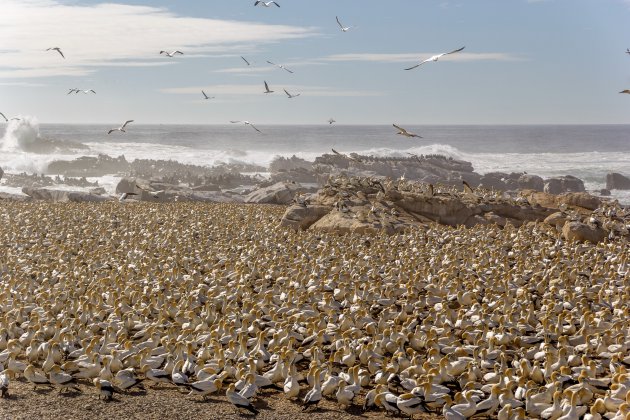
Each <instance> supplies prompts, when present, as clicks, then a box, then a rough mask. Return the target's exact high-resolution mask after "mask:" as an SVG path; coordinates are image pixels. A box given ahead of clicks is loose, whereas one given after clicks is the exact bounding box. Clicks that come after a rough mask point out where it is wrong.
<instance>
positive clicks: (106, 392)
mask: <svg viewBox="0 0 630 420" xmlns="http://www.w3.org/2000/svg"><path fill="white" fill-rule="evenodd" d="M92 383H93V384H94V386H95V387H96V389H98V390H99V394H98V399H99V400H100V399H101V397H103V400H105V401H110V400H111V399H112V396H113V395H114V392H119V391H117V390H116V388H114V386H113V385H112V383H111V382H109V381H107V380H105V379H101V378H94V380H92Z"/></svg>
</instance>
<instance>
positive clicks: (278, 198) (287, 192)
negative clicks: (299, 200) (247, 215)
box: [245, 182, 306, 204]
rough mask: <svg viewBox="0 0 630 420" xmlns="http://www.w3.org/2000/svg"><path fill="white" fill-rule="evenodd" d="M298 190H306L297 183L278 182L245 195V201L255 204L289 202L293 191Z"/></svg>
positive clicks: (291, 199) (296, 191)
mask: <svg viewBox="0 0 630 420" xmlns="http://www.w3.org/2000/svg"><path fill="white" fill-rule="evenodd" d="M298 192H306V189H305V188H303V187H302V186H301V185H300V184H297V183H292V182H278V183H275V184H273V185H270V186H269V187H265V188H261V189H259V190H256V191H254V192H252V193H251V194H249V195H247V196H246V197H245V202H246V203H256V204H291V202H292V201H293V197H295V193H298Z"/></svg>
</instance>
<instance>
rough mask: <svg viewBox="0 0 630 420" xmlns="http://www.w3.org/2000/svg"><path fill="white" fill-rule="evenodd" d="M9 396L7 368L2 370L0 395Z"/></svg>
mask: <svg viewBox="0 0 630 420" xmlns="http://www.w3.org/2000/svg"><path fill="white" fill-rule="evenodd" d="M8 396H9V374H8V372H7V371H6V370H3V371H2V372H0V397H2V398H7V397H8Z"/></svg>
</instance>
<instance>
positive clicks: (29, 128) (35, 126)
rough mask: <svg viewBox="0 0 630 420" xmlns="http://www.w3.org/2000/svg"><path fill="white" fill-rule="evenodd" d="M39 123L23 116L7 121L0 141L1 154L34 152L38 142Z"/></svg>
mask: <svg viewBox="0 0 630 420" xmlns="http://www.w3.org/2000/svg"><path fill="white" fill-rule="evenodd" d="M39 139H40V137H39V122H38V121H37V118H35V117H30V116H25V117H19V119H12V120H10V121H9V123H8V125H7V128H6V131H5V133H4V136H3V137H2V140H1V141H0V150H2V151H3V152H16V151H35V150H37V149H38V142H39Z"/></svg>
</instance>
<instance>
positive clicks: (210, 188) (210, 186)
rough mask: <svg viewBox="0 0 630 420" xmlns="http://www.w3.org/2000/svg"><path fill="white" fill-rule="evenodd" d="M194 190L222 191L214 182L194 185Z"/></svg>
mask: <svg viewBox="0 0 630 420" xmlns="http://www.w3.org/2000/svg"><path fill="white" fill-rule="evenodd" d="M192 190H193V191H221V188H220V187H219V186H218V185H214V184H203V185H198V186H196V187H192Z"/></svg>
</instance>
